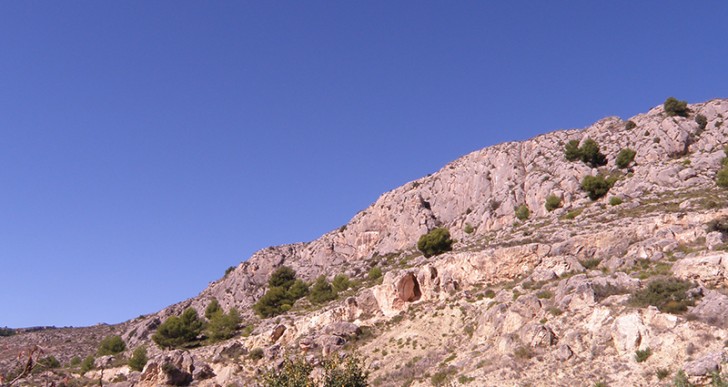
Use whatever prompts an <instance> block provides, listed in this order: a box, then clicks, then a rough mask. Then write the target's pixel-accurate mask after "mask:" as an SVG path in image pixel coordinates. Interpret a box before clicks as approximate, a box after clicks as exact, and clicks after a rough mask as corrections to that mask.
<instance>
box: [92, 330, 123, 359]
mask: <svg viewBox="0 0 728 387" xmlns="http://www.w3.org/2000/svg"><path fill="white" fill-rule="evenodd" d="M125 349H126V343H124V340H122V339H121V336H117V335H111V336H106V337H104V339H103V340H101V344H99V350H98V355H99V356H106V355H116V354H117V353H121V352H124V350H125Z"/></svg>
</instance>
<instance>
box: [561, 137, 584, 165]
mask: <svg viewBox="0 0 728 387" xmlns="http://www.w3.org/2000/svg"><path fill="white" fill-rule="evenodd" d="M564 157H565V158H566V160H568V161H576V160H579V159H581V150H580V149H579V140H571V141H569V142H567V143H566V146H565V147H564Z"/></svg>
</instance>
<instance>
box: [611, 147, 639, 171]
mask: <svg viewBox="0 0 728 387" xmlns="http://www.w3.org/2000/svg"><path fill="white" fill-rule="evenodd" d="M636 155H637V152H636V151H635V150H633V149H630V148H624V149H622V150H620V151H619V153H618V154H617V159H616V160H614V162H615V164H617V167H619V168H627V167H628V166H629V164H630V163H631V162H632V161H634V157H635V156H636Z"/></svg>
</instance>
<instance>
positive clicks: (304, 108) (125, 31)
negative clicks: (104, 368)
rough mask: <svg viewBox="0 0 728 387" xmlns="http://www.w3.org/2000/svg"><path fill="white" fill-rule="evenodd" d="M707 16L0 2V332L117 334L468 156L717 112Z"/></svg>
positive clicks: (579, 9) (613, 9)
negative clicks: (697, 111)
mask: <svg viewBox="0 0 728 387" xmlns="http://www.w3.org/2000/svg"><path fill="white" fill-rule="evenodd" d="M726 15H728V3H726V2H723V1H701V2H685V1H680V2H677V1H660V2H657V1H639V2H636V1H611V2H595V1H503V2H495V1H481V2H474V1H461V2H445V1H442V2H425V1H412V2H392V1H366V2H363V1H362V2H352V1H340V2H333V1H328V2H316V1H305V2H300V1H296V2H293V1H266V2H263V1H260V2H231V1H229V2H225V1H216V2H200V1H155V2H150V1H123V2H122V1H116V2H98V1H67V2H55V1H22V2H20V1H16V2H9V1H5V2H0V182H1V184H2V185H1V186H0V187H1V188H0V278H1V281H0V305H2V312H0V326H5V325H7V326H11V327H22V326H34V325H57V326H65V325H74V326H81V325H90V324H95V323H99V322H107V323H116V322H121V321H124V320H126V319H129V318H134V317H136V316H138V315H140V314H144V313H149V312H154V311H157V310H159V309H161V308H163V307H164V306H166V305H169V304H171V303H174V302H177V301H181V300H183V299H185V298H188V297H191V296H194V295H196V294H197V293H198V292H200V291H201V290H202V289H204V287H205V286H206V285H207V284H208V282H210V281H212V280H215V279H217V278H219V277H220V276H222V274H223V273H224V271H225V269H226V268H227V267H229V266H232V265H236V264H237V263H239V262H240V261H242V260H245V259H246V258H247V257H249V256H250V255H251V254H252V253H253V252H254V251H256V250H258V249H261V248H264V247H266V246H269V245H277V244H283V243H291V242H298V241H308V240H312V239H315V238H316V237H317V236H319V235H321V234H323V233H325V232H327V231H329V230H332V229H335V228H338V227H339V226H340V225H342V224H344V223H346V222H347V221H348V220H349V219H350V218H351V217H352V216H353V215H354V214H355V213H356V212H357V211H359V210H361V209H363V208H365V207H367V206H368V205H369V204H370V203H372V202H373V201H374V200H376V198H377V197H378V196H379V195H380V194H381V193H383V192H385V191H387V190H390V189H393V188H395V187H397V186H399V185H402V184H404V183H406V182H408V181H410V180H413V179H416V178H419V177H421V176H423V175H426V174H428V173H431V172H434V171H436V170H437V169H439V168H440V167H441V166H443V165H444V164H445V163H447V162H449V161H451V160H454V159H456V158H458V157H460V156H462V155H464V154H466V153H468V152H470V151H473V150H476V149H480V148H483V147H486V146H488V145H493V144H496V143H500V142H503V141H511V140H522V139H527V138H529V137H532V136H534V135H537V134H540V133H544V132H548V131H553V130H556V129H561V128H575V127H585V126H587V125H589V124H591V123H592V122H594V121H596V120H598V119H600V118H602V117H605V116H610V115H617V116H621V117H623V118H626V117H630V116H632V115H634V114H637V113H640V112H643V111H646V110H647V109H649V108H650V107H652V106H655V105H658V104H660V103H662V102H663V101H664V100H665V98H666V97H668V96H672V95H674V96H675V97H678V98H679V99H685V100H688V101H690V102H697V101H703V100H707V99H711V98H716V97H728V91H727V90H726V85H728V71H726V59H728V52H727V50H726V40H725V36H726V32H725V16H726Z"/></svg>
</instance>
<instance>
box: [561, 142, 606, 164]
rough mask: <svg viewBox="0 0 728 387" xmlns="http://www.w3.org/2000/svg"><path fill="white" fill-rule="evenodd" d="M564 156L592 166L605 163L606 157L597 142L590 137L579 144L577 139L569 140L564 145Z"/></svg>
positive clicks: (569, 159)
mask: <svg viewBox="0 0 728 387" xmlns="http://www.w3.org/2000/svg"><path fill="white" fill-rule="evenodd" d="M564 157H565V158H566V160H568V161H576V160H581V161H583V162H584V163H587V164H589V165H591V166H592V167H599V166H602V165H606V164H607V157H606V156H605V155H604V154H602V152H600V150H599V144H597V142H596V141H594V140H592V139H591V138H587V139H586V140H584V143H583V144H582V145H581V147H580V146H579V141H578V140H571V141H569V142H568V143H566V147H564Z"/></svg>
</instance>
